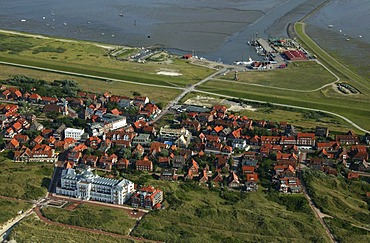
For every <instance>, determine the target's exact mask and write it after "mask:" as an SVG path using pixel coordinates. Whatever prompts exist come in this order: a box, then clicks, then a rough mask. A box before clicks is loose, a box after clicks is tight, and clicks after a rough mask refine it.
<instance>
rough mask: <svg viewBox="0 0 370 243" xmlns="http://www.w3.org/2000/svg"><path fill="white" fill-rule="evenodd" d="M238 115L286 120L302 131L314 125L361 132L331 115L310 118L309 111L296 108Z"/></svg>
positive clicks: (248, 111) (258, 118)
mask: <svg viewBox="0 0 370 243" xmlns="http://www.w3.org/2000/svg"><path fill="white" fill-rule="evenodd" d="M236 114H240V115H246V116H247V117H249V118H251V119H254V120H266V121H275V122H282V121H286V122H288V123H290V124H293V125H294V126H295V127H296V128H301V129H302V130H304V131H314V130H315V128H316V126H325V127H328V128H329V130H330V132H348V131H350V130H354V131H355V132H356V133H361V132H360V131H358V130H357V129H354V128H353V127H352V126H350V125H349V124H348V123H346V122H345V121H342V120H341V119H339V118H336V117H331V116H319V115H318V114H315V115H318V116H317V117H312V118H310V113H309V112H305V111H302V112H299V111H298V110H294V111H289V110H284V109H279V108H275V107H274V108H259V109H257V110H255V111H251V110H242V111H240V112H239V113H236Z"/></svg>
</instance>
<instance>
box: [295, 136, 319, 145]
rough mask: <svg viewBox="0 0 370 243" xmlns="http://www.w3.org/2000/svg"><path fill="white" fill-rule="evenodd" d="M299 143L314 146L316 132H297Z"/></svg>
mask: <svg viewBox="0 0 370 243" xmlns="http://www.w3.org/2000/svg"><path fill="white" fill-rule="evenodd" d="M297 145H298V146H301V147H307V148H312V147H313V146H315V134H314V133H298V134H297Z"/></svg>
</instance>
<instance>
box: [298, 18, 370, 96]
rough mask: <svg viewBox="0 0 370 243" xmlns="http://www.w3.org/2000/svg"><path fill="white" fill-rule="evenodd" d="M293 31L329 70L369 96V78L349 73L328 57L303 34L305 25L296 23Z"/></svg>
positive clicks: (349, 71)
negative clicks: (343, 77) (346, 79)
mask: <svg viewBox="0 0 370 243" xmlns="http://www.w3.org/2000/svg"><path fill="white" fill-rule="evenodd" d="M294 30H295V32H296V34H297V35H298V37H299V39H300V40H301V41H302V42H303V44H304V45H305V46H307V47H308V48H309V49H310V50H311V51H313V52H314V53H315V54H316V55H317V56H318V58H319V59H320V60H321V61H322V62H323V63H324V64H325V65H327V66H328V67H329V68H332V69H333V70H332V71H334V72H336V73H340V74H342V76H345V77H347V78H348V79H349V81H350V83H351V84H352V85H354V86H355V87H357V88H358V89H359V90H360V91H361V92H362V93H365V94H367V95H369V94H370V86H369V78H368V77H365V78H364V77H362V76H360V75H358V74H357V73H355V72H353V71H351V70H350V69H348V68H347V67H345V66H344V65H342V64H341V63H339V62H338V61H337V60H336V59H334V58H333V57H332V56H330V55H329V54H328V53H327V52H325V51H324V50H323V49H321V48H320V47H319V46H318V45H317V44H316V43H315V42H314V41H313V40H312V39H311V38H310V37H309V36H308V35H307V34H306V33H305V23H302V22H297V23H295V25H294Z"/></svg>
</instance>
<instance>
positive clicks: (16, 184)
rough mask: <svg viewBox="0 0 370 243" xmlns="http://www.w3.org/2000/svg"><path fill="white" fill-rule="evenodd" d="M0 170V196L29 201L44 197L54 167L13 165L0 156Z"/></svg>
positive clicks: (47, 165) (40, 164)
mask: <svg viewBox="0 0 370 243" xmlns="http://www.w3.org/2000/svg"><path fill="white" fill-rule="evenodd" d="M0 168H1V172H0V195H2V196H6V197H14V198H20V199H26V200H30V199H37V198H40V197H44V196H45V194H46V192H47V188H48V186H49V183H50V178H51V176H52V174H53V169H54V165H53V164H46V163H14V162H12V161H11V160H9V159H7V158H5V157H4V155H3V154H1V155H0Z"/></svg>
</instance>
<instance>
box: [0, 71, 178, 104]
mask: <svg viewBox="0 0 370 243" xmlns="http://www.w3.org/2000/svg"><path fill="white" fill-rule="evenodd" d="M0 69H1V72H0V80H4V79H8V78H10V77H12V76H14V75H23V76H27V77H32V78H37V79H41V80H45V81H48V82H52V81H54V80H65V79H68V80H74V81H76V82H77V83H78V86H79V88H81V89H82V90H84V91H90V92H97V93H104V92H112V93H113V94H115V95H124V96H132V93H133V92H139V93H140V94H141V95H143V96H148V97H149V98H150V99H151V100H154V101H156V102H162V103H163V104H167V103H168V102H169V101H170V100H172V99H174V98H175V97H176V96H177V95H178V94H180V91H179V90H176V89H166V88H158V87H150V86H144V85H139V84H138V85H136V84H130V83H123V82H115V81H113V82H109V83H108V82H104V81H101V80H97V79H89V78H83V77H77V76H73V75H66V74H59V73H53V72H47V71H40V70H34V69H28V68H21V67H14V66H8V65H0Z"/></svg>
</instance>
